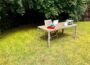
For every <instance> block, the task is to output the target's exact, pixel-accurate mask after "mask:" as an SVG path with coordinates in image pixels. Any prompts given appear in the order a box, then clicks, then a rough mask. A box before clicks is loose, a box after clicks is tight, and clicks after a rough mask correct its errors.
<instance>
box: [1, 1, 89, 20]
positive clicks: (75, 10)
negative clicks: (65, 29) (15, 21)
mask: <svg viewBox="0 0 90 65" xmlns="http://www.w3.org/2000/svg"><path fill="white" fill-rule="evenodd" d="M87 2H88V0H0V17H1V18H2V17H4V16H8V15H9V14H13V15H15V14H17V13H18V14H21V15H22V16H23V15H24V13H25V12H27V10H30V9H34V10H39V12H43V13H45V16H46V18H50V17H51V16H54V17H58V16H59V14H61V13H62V12H66V13H68V14H69V16H70V17H71V18H74V19H75V20H79V19H80V17H81V15H83V14H84V12H85V10H86V7H87Z"/></svg>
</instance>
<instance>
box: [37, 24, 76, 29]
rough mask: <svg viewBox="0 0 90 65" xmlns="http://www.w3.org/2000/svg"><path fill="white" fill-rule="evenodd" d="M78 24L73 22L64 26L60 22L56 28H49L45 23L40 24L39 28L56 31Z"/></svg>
mask: <svg viewBox="0 0 90 65" xmlns="http://www.w3.org/2000/svg"><path fill="white" fill-rule="evenodd" d="M76 26H77V24H72V25H67V26H62V25H60V24H58V25H56V26H55V28H54V29H48V28H47V27H46V26H45V25H41V26H38V28H39V29H42V30H45V31H56V30H59V29H64V28H70V27H76Z"/></svg>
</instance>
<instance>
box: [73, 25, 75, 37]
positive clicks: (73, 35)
mask: <svg viewBox="0 0 90 65" xmlns="http://www.w3.org/2000/svg"><path fill="white" fill-rule="evenodd" d="M73 38H76V26H75V27H74V32H73Z"/></svg>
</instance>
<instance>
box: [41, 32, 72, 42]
mask: <svg viewBox="0 0 90 65" xmlns="http://www.w3.org/2000/svg"><path fill="white" fill-rule="evenodd" d="M57 34H58V36H56V35H55V36H53V35H52V34H51V40H56V39H60V38H64V37H67V36H70V34H67V33H63V34H62V33H61V32H58V33H57ZM40 38H41V39H42V40H48V34H47V33H46V34H44V35H43V36H41V37H40Z"/></svg>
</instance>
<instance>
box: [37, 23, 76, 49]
mask: <svg viewBox="0 0 90 65" xmlns="http://www.w3.org/2000/svg"><path fill="white" fill-rule="evenodd" d="M76 27H77V24H72V25H67V26H59V24H58V26H56V27H55V28H54V29H48V28H47V27H46V26H45V25H41V26H38V28H39V29H42V30H44V31H46V32H48V47H49V48H50V46H51V44H50V39H51V36H50V32H52V31H56V30H62V31H63V30H64V29H65V28H73V31H74V32H73V37H74V38H75V37H76Z"/></svg>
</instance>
